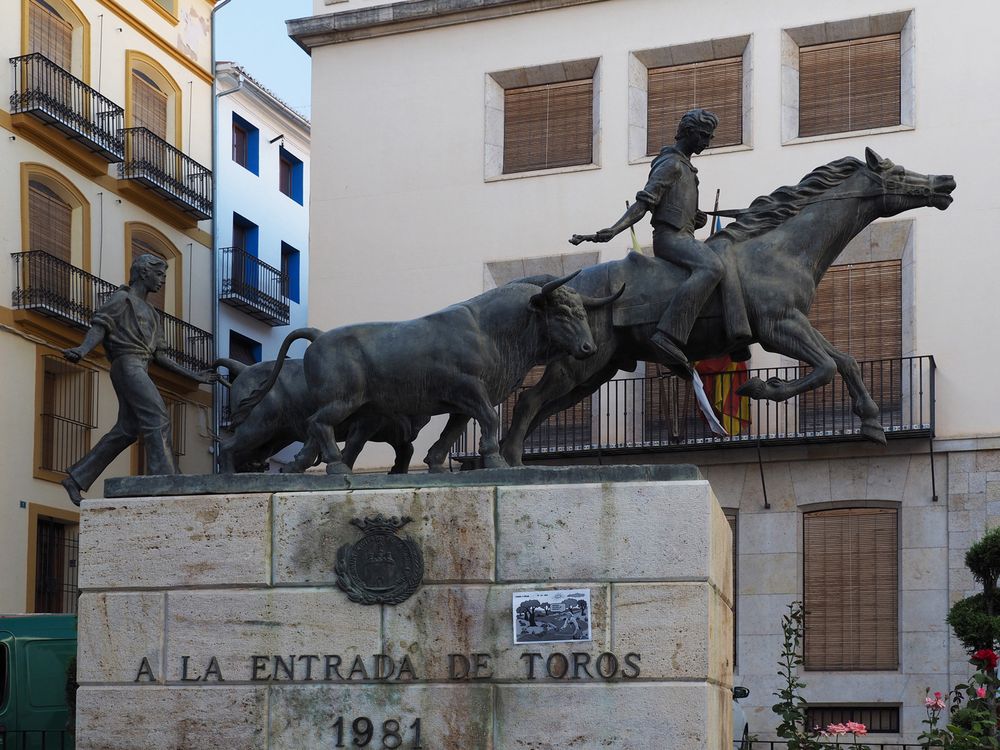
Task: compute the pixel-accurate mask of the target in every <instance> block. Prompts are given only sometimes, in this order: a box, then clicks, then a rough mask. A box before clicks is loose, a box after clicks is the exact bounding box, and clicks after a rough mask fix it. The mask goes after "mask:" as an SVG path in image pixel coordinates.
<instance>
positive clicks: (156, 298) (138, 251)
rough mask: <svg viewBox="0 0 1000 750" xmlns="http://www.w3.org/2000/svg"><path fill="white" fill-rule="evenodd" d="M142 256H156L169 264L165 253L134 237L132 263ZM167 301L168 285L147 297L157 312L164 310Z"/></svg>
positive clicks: (147, 300)
mask: <svg viewBox="0 0 1000 750" xmlns="http://www.w3.org/2000/svg"><path fill="white" fill-rule="evenodd" d="M140 255H155V256H156V257H157V258H160V259H162V260H163V261H164V262H165V263H167V262H169V261H168V259H167V256H166V255H165V254H164V253H162V252H160V251H159V250H157V249H156V248H155V247H153V246H152V245H151V244H149V243H148V242H143V241H142V240H141V239H138V238H136V237H133V238H132V262H133V263H134V262H135V259H136V258H138V257H139V256H140ZM168 268H169V266H168ZM168 274H169V271H168ZM166 300H167V285H166V284H164V285H163V286H161V287H160V289H159V291H157V292H150V293H149V294H148V295H147V296H146V302H148V303H149V304H151V305H152V306H153V307H155V308H156V309H157V310H161V311H162V310H163V309H164V305H165V303H166Z"/></svg>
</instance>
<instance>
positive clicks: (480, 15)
mask: <svg viewBox="0 0 1000 750" xmlns="http://www.w3.org/2000/svg"><path fill="white" fill-rule="evenodd" d="M604 1H605V0H405V1H404V2H398V3H390V4H388V5H376V6H373V7H369V8H358V9H357V10H346V11H341V12H339V13H329V14H327V15H323V16H310V17H308V18H294V19H292V20H290V21H286V22H285V25H286V27H287V29H288V36H290V37H291V38H292V39H294V40H295V42H296V43H297V44H298V45H299V46H300V47H302V49H304V50H305V51H306V52H310V53H311V51H312V50H313V48H315V47H324V46H327V45H330V44H343V43H344V42H356V41H360V40H362V39H375V38H377V37H382V36H390V35H392V34H404V33H407V32H410V31H426V30H427V29H438V28H441V27H443V26H455V25H457V24H462V23H471V22H473V21H489V20H492V19H495V18H506V17H508V16H517V15H522V14H524V13H536V12H538V11H543V10H557V9H559V8H566V7H572V6H574V5H587V4H589V3H599V2H604Z"/></svg>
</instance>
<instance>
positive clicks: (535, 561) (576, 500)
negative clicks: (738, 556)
mask: <svg viewBox="0 0 1000 750" xmlns="http://www.w3.org/2000/svg"><path fill="white" fill-rule="evenodd" d="M712 506H714V507H715V511H716V513H712V512H710V507H712ZM716 514H717V516H716ZM719 519H721V520H719ZM497 523H498V529H497V531H498V548H497V578H498V580H500V581H505V582H506V581H517V580H525V579H527V578H528V577H529V576H530V577H531V578H533V579H534V580H536V581H579V580H590V581H609V580H617V581H634V580H661V581H662V580H671V579H676V578H682V579H690V578H691V577H693V576H694V577H700V576H704V577H706V578H709V577H710V576H712V575H713V566H714V567H721V565H722V564H723V563H722V562H721V561H715V562H713V559H712V558H713V554H715V553H718V552H719V550H718V549H715V550H714V552H713V548H714V547H715V545H717V544H721V543H722V542H721V540H722V538H723V537H722V536H721V533H720V534H718V537H717V541H714V542H712V541H710V540H711V539H712V537H713V533H714V532H713V530H716V531H719V525H720V524H725V525H726V532H725V536H726V538H728V537H730V536H731V535H730V534H729V531H728V523H727V522H726V520H725V516H724V515H723V514H722V511H721V510H720V509H719V508H718V504H717V503H716V502H715V499H714V497H713V495H712V493H711V489H710V487H709V485H708V483H707V482H705V481H684V482H670V483H624V482H623V483H616V484H604V485H601V484H581V485H574V486H538V487H535V486H532V487H498V488H497ZM677 540H683V541H684V543H683V544H678V543H677Z"/></svg>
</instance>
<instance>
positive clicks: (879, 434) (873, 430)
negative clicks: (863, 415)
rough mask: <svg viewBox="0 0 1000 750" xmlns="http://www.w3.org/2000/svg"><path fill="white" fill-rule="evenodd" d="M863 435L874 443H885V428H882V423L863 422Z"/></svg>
mask: <svg viewBox="0 0 1000 750" xmlns="http://www.w3.org/2000/svg"><path fill="white" fill-rule="evenodd" d="M861 436H862V437H864V438H865V439H866V440H871V441H872V442H873V443H878V444H879V445H885V430H883V429H882V425H880V424H879V423H878V422H876V423H875V424H865V423H864V422H862V423H861Z"/></svg>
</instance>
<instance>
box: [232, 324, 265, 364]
mask: <svg viewBox="0 0 1000 750" xmlns="http://www.w3.org/2000/svg"><path fill="white" fill-rule="evenodd" d="M262 353H263V349H262V347H261V345H260V342H259V341H254V340H253V339H252V338H250V337H249V336H244V335H243V334H242V333H237V332H236V331H230V332H229V356H230V357H231V358H232V359H235V360H236V361H237V362H242V363H243V364H245V365H254V364H257V363H258V362H260V361H261V355H262Z"/></svg>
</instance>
